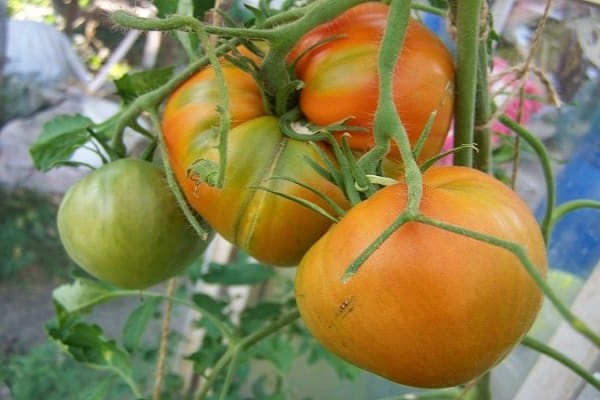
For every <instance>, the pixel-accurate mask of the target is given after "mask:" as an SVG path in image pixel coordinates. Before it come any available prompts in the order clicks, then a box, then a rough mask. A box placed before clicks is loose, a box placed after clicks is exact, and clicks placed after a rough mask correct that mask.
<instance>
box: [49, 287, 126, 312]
mask: <svg viewBox="0 0 600 400" xmlns="http://www.w3.org/2000/svg"><path fill="white" fill-rule="evenodd" d="M125 294H126V292H125V291H120V290H117V289H114V288H112V287H110V286H107V285H102V284H100V283H96V282H94V281H91V280H88V279H77V280H75V281H74V282H72V283H67V284H64V285H61V286H59V287H57V288H56V289H54V291H53V292H52V298H53V299H54V302H55V304H57V305H60V307H61V308H62V309H63V310H64V311H66V312H67V313H77V312H87V311H90V310H91V309H92V308H94V307H95V306H97V305H98V304H101V303H104V302H107V301H109V300H111V299H114V298H116V297H120V296H124V295H125Z"/></svg>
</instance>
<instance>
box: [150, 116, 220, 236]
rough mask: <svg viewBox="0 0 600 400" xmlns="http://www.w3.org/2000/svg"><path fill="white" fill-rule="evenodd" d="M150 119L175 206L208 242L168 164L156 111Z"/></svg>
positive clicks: (206, 229)
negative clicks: (155, 133) (176, 205)
mask: <svg viewBox="0 0 600 400" xmlns="http://www.w3.org/2000/svg"><path fill="white" fill-rule="evenodd" d="M150 119H151V120H152V123H153V125H154V129H155V130H156V132H157V136H158V146H159V147H160V155H161V160H162V163H163V168H164V170H165V176H166V178H167V183H168V185H169V188H170V189H171V191H172V192H173V195H174V196H175V199H176V200H177V204H178V205H179V208H180V209H181V211H182V212H183V215H185V217H186V218H187V220H188V222H189V223H190V225H191V226H192V228H194V230H195V231H196V233H197V234H198V237H199V238H200V240H209V239H210V228H209V227H206V228H204V227H202V226H201V224H200V223H199V222H198V219H197V217H196V216H195V215H194V213H193V212H192V210H191V209H190V206H189V205H188V203H187V201H186V200H185V196H184V195H183V192H182V191H181V188H180V187H179V185H178V184H177V179H176V178H175V173H174V172H173V169H172V168H171V164H169V155H168V154H167V145H166V144H165V138H164V136H163V133H162V128H161V125H160V120H159V117H158V111H157V110H152V111H151V112H150ZM204 225H206V224H204Z"/></svg>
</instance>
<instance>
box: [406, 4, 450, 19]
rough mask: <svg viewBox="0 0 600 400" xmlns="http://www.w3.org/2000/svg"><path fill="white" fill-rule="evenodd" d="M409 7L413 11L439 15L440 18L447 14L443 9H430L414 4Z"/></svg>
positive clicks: (430, 7) (424, 5) (427, 6)
mask: <svg viewBox="0 0 600 400" xmlns="http://www.w3.org/2000/svg"><path fill="white" fill-rule="evenodd" d="M411 7H412V9H413V10H418V11H425V12H426V13H429V14H434V15H439V16H440V17H444V16H446V14H447V13H448V11H447V10H444V9H443V8H437V7H432V6H429V5H427V4H419V3H415V4H413V5H412V6H411Z"/></svg>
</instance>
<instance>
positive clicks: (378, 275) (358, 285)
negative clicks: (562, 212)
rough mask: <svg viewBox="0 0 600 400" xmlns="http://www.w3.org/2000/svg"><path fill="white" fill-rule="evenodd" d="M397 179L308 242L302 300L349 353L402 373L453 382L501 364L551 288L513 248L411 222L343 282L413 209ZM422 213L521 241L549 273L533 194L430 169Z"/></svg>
mask: <svg viewBox="0 0 600 400" xmlns="http://www.w3.org/2000/svg"><path fill="white" fill-rule="evenodd" d="M406 194H407V188H406V185H405V184H404V183H398V184H395V185H392V186H389V187H386V188H384V189H382V190H381V191H379V192H377V193H376V194H375V195H374V196H372V197H371V198H369V199H368V200H366V201H364V202H362V203H360V204H358V205H357V206H355V207H354V208H352V209H351V210H350V211H349V212H348V213H347V214H346V216H345V217H344V218H343V219H342V220H341V221H340V222H339V223H338V224H336V225H334V226H332V227H331V229H330V230H329V231H328V232H327V233H326V234H325V235H324V236H323V237H322V238H321V239H320V240H319V241H318V242H317V243H316V244H315V245H314V246H313V247H312V248H311V249H310V250H309V252H308V253H307V254H306V256H305V257H304V258H303V259H302V262H301V263H300V266H299V268H298V273H297V276H296V299H297V302H298V307H299V309H300V313H301V315H302V318H303V319H304V321H305V322H306V325H307V327H308V328H309V330H310V331H311V332H312V334H313V335H314V336H315V337H316V338H317V339H318V340H319V341H320V342H321V343H322V344H323V345H324V346H325V347H326V348H328V349H329V350H330V351H332V352H333V353H335V354H337V355H338V356H340V357H342V358H344V359H346V360H347V361H349V362H351V363H353V364H355V365H357V366H359V367H361V368H364V369H366V370H368V371H371V372H374V373H376V374H378V375H381V376H383V377H385V378H387V379H390V380H393V381H395V382H398V383H401V384H405V385H410V386H417V387H446V386H453V385H457V384H461V383H465V382H467V381H469V380H471V379H474V378H476V377H478V376H479V375H481V374H483V373H484V372H486V371H487V370H488V369H490V368H491V367H493V366H494V365H495V364H496V363H498V362H499V361H500V360H501V359H502V358H503V357H504V356H506V355H507V353H508V352H510V350H511V349H512V348H513V347H514V346H515V345H516V344H517V343H518V342H519V340H520V339H521V338H522V337H523V335H525V333H526V332H527V330H528V329H529V328H530V326H531V325H532V323H533V321H534V319H535V317H536V315H537V313H538V311H539V309H540V306H541V303H542V293H541V291H540V289H539V288H538V287H537V285H536V284H535V282H534V281H533V279H531V277H530V276H529V275H528V273H527V272H526V271H525V269H524V267H523V266H522V265H521V263H520V261H519V260H518V258H517V257H516V256H515V255H513V254H512V253H510V252H509V251H507V250H505V249H502V248H499V247H495V246H492V245H490V244H486V243H483V242H481V241H477V240H474V239H471V238H467V237H464V236H460V235H458V234H455V233H450V232H448V231H445V230H442V229H439V228H435V227H432V226H428V225H424V224H421V223H417V222H410V223H407V224H406V225H404V226H402V227H401V228H400V229H399V230H398V231H396V232H395V233H394V234H393V235H392V236H391V237H390V238H389V239H388V240H386V241H385V242H384V243H383V244H382V245H381V246H380V247H379V248H378V249H377V250H376V251H375V253H373V254H372V255H371V256H370V257H369V258H368V259H367V260H366V262H365V263H364V264H363V265H362V267H361V268H360V269H359V270H358V272H357V274H356V275H355V276H353V277H352V278H351V279H350V280H349V281H347V282H346V283H344V282H342V276H343V274H344V272H345V270H346V268H347V267H348V266H349V265H350V264H351V263H352V261H353V260H354V259H355V258H356V257H358V255H359V254H361V252H362V251H364V250H365V248H366V247H367V246H368V245H369V244H370V243H372V242H373V241H374V240H375V239H376V238H377V237H378V236H379V235H380V234H381V232H382V231H383V230H384V229H386V228H387V227H388V226H389V225H390V224H391V223H392V221H393V220H394V219H395V218H396V217H397V216H398V215H399V214H400V213H401V212H402V211H403V210H404V209H405V206H406V197H407V196H406ZM421 211H422V213H423V214H424V215H426V216H430V217H433V218H436V219H438V220H440V221H443V222H446V223H449V224H454V225H458V226H461V227H463V228H466V229H470V230H474V231H477V232H481V233H485V234H488V235H493V236H495V237H498V238H500V239H504V240H508V241H511V242H515V243H518V244H520V245H521V246H522V247H523V248H524V249H525V250H526V252H527V254H528V256H529V258H530V259H531V261H532V262H533V264H534V265H535V266H536V267H537V268H538V269H539V271H540V272H541V273H543V274H545V272H546V268H547V266H546V263H547V261H546V250H545V246H544V241H543V239H542V236H541V233H540V230H539V227H538V224H537V222H536V220H535V218H534V217H533V215H532V213H531V212H530V210H529V209H528V208H527V206H526V204H525V203H524V202H523V201H522V200H521V199H520V198H519V197H518V196H517V195H516V194H515V193H514V192H513V191H511V190H510V189H509V188H508V187H506V186H505V185H504V184H502V183H500V182H499V181H497V180H495V179H494V178H492V177H490V176H489V175H486V174H484V173H482V172H479V171H476V170H474V169H469V168H464V167H432V168H430V169H429V170H428V171H427V172H426V173H425V175H424V196H423V200H422V203H421Z"/></svg>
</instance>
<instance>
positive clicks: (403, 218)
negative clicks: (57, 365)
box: [341, 0, 423, 283]
mask: <svg viewBox="0 0 600 400" xmlns="http://www.w3.org/2000/svg"><path fill="white" fill-rule="evenodd" d="M410 5H411V2H410V1H402V0H394V1H392V2H391V4H390V9H389V10H390V11H389V14H388V19H387V23H386V29H385V31H384V34H383V39H382V41H381V48H380V51H379V57H378V63H377V68H378V74H379V97H378V102H377V110H376V111H375V121H374V136H375V147H376V149H383V148H386V147H387V146H388V145H389V141H390V139H394V141H395V142H396V144H397V145H398V147H399V149H400V154H401V156H402V161H403V163H404V174H405V179H406V184H407V188H408V200H407V207H406V210H405V211H404V212H403V213H402V214H401V215H400V216H399V217H398V218H396V220H395V221H394V222H393V223H392V224H391V225H390V226H389V227H388V228H386V229H385V230H384V231H383V232H382V234H381V235H379V236H378V237H377V238H376V239H375V240H374V241H373V242H372V243H371V244H369V246H368V247H367V248H366V249H365V250H364V251H363V252H362V253H361V254H360V255H359V256H358V257H357V258H356V259H355V260H354V261H353V262H352V263H351V264H350V265H349V266H348V268H347V269H346V271H345V272H344V274H343V275H342V277H341V279H342V282H344V283H345V282H347V281H348V280H349V279H351V278H352V277H353V276H354V275H355V274H356V273H357V272H358V270H359V268H360V267H361V265H362V264H363V263H364V262H365V261H366V260H367V259H368V258H369V257H370V256H371V254H373V253H374V252H375V251H376V250H377V249H378V248H379V246H381V245H382V244H383V242H385V241H386V240H387V238H389V237H390V236H391V235H392V234H393V233H394V232H396V231H397V230H398V229H399V228H400V227H401V226H402V225H404V224H405V223H406V222H408V221H409V220H410V218H411V216H412V215H416V214H417V213H418V210H419V206H420V203H421V198H422V196H423V177H422V175H421V170H420V169H419V166H418V164H417V162H416V160H415V158H414V157H413V153H412V149H411V147H410V142H409V140H408V135H407V134H406V130H405V129H404V126H403V124H402V121H401V120H400V116H399V115H398V112H397V111H396V106H395V103H394V96H393V83H394V82H393V80H394V78H393V77H394V69H395V66H396V63H397V60H398V57H399V56H400V52H401V51H402V47H403V44H404V36H405V32H406V27H407V26H408V21H409V18H410Z"/></svg>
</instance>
